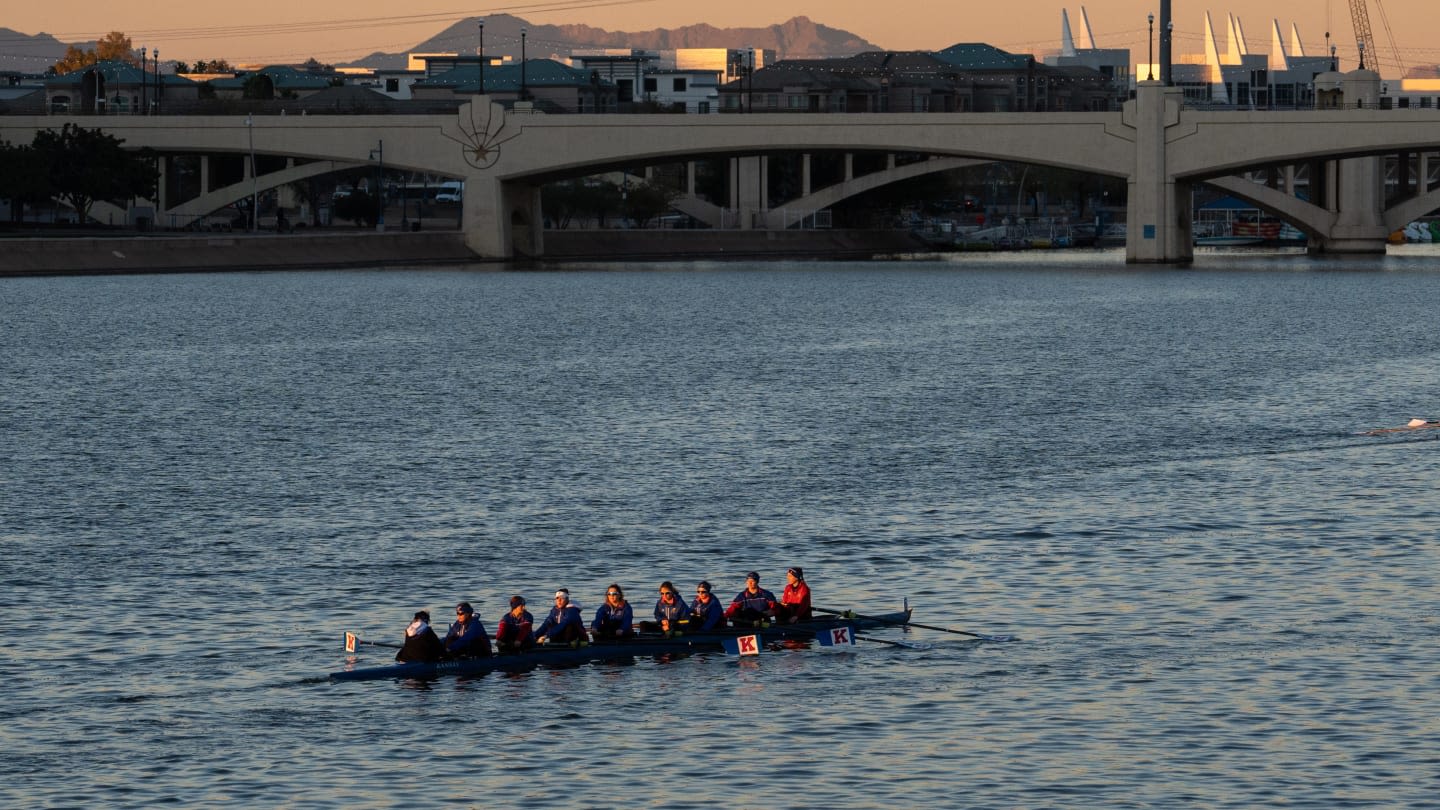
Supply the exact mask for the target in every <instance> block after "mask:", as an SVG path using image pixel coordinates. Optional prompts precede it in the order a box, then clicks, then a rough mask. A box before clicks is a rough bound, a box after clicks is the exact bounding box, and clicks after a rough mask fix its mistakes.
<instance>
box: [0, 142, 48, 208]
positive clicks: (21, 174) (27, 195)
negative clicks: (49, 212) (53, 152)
mask: <svg viewBox="0 0 1440 810" xmlns="http://www.w3.org/2000/svg"><path fill="white" fill-rule="evenodd" d="M0 194H4V195H5V197H6V198H7V199H9V200H10V220H11V221H12V222H19V221H20V220H21V218H22V217H21V214H22V212H23V210H24V206H25V204H26V203H30V204H34V203H39V202H43V201H45V200H48V199H50V197H51V196H52V195H51V190H50V167H49V166H48V165H46V163H45V161H44V160H43V159H42V158H41V157H40V156H39V155H38V154H36V152H35V148H34V147H33V146H28V145H22V146H14V145H12V144H10V143H9V142H8V141H0Z"/></svg>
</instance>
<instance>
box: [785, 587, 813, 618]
mask: <svg viewBox="0 0 1440 810" xmlns="http://www.w3.org/2000/svg"><path fill="white" fill-rule="evenodd" d="M780 604H782V605H784V606H785V607H788V608H790V612H791V615H793V616H798V617H800V620H801V621H806V620H808V619H810V618H812V617H813V616H814V613H813V612H812V611H811V609H810V586H809V585H806V584H805V583H804V582H801V583H800V584H799V585H788V584H787V585H786V586H785V592H784V593H782V594H780Z"/></svg>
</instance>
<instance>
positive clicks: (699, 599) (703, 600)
mask: <svg viewBox="0 0 1440 810" xmlns="http://www.w3.org/2000/svg"><path fill="white" fill-rule="evenodd" d="M710 590H711V589H710V583H709V582H706V581H705V580H703V579H702V580H700V584H699V585H696V586H695V601H693V602H691V603H690V615H689V617H687V618H685V619H682V620H681V621H680V626H681V627H682V628H684V629H686V630H691V631H694V630H699V631H700V632H702V633H703V632H705V631H708V630H714V629H715V628H717V627H724V626H725V609H724V608H722V607H720V600H719V599H716V598H715V595H714V594H713V593H711V592H710Z"/></svg>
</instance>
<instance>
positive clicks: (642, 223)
mask: <svg viewBox="0 0 1440 810" xmlns="http://www.w3.org/2000/svg"><path fill="white" fill-rule="evenodd" d="M675 197H676V193H675V192H674V191H673V190H671V189H668V188H664V187H663V186H657V185H654V184H653V183H644V182H642V183H639V184H636V185H632V186H630V188H629V189H628V190H627V191H626V193H625V216H627V217H629V218H630V219H632V220H634V221H635V227H637V228H645V227H649V225H650V223H651V222H652V221H653V220H654V219H655V218H656V217H658V216H660V215H662V214H664V213H665V212H666V211H669V210H670V201H671V200H673V199H675Z"/></svg>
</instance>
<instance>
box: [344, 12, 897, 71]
mask: <svg viewBox="0 0 1440 810" xmlns="http://www.w3.org/2000/svg"><path fill="white" fill-rule="evenodd" d="M479 19H480V18H478V17H467V18H465V19H463V20H459V21H458V22H456V23H455V24H453V25H451V26H450V27H449V28H446V29H445V30H444V31H441V32H440V33H438V34H436V35H435V36H433V37H431V38H429V39H427V40H425V41H424V42H421V43H420V44H418V45H416V46H415V47H413V48H411V49H410V50H409V51H407V52H406V53H468V54H473V53H475V51H476V49H477V47H478V46H479V44H480V31H479V25H478V22H479ZM521 28H526V29H528V30H527V32H526V43H525V44H526V48H525V53H526V56H527V57H529V58H531V59H537V58H542V57H547V56H557V57H566V56H569V55H570V52H571V51H573V50H580V49H586V48H591V49H593V48H643V49H645V50H651V51H661V50H672V49H675V48H755V49H756V50H761V49H764V50H770V51H774V52H775V53H776V55H777V57H778V58H781V59H785V58H807V57H812V58H813V57H825V56H850V55H852V54H856V53H860V52H862V51H876V50H880V46H878V45H875V44H874V43H871V42H869V41H867V40H864V39H861V38H860V37H859V36H856V35H855V34H852V33H850V32H849V31H841V30H840V29H838V28H830V27H828V26H825V25H820V24H819V23H816V22H814V21H813V20H811V19H810V18H809V17H794V18H792V19H790V20H787V21H785V22H783V23H780V24H778V25H768V26H765V27H764V28H716V27H714V26H713V25H705V24H703V23H701V24H699V25H687V26H685V27H683V28H656V29H654V30H651V31H607V30H605V29H603V28H594V27H591V26H588V25H535V24H534V23H531V22H528V21H526V20H523V19H521V18H519V17H514V16H511V15H509V14H496V15H493V16H490V17H486V18H485V50H486V51H487V52H491V53H495V54H497V55H498V54H510V55H513V56H517V57H518V56H519V53H520V29H521ZM406 61H407V57H406V54H404V53H398V54H393V53H382V52H379V51H377V52H375V53H372V54H370V55H369V56H366V57H364V58H363V59H357V60H355V61H354V62H350V63H347V64H346V65H345V67H361V66H363V67H375V68H403V67H404V66H405V64H406Z"/></svg>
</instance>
